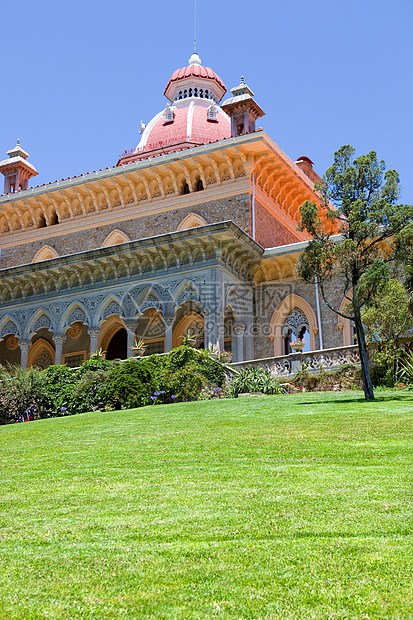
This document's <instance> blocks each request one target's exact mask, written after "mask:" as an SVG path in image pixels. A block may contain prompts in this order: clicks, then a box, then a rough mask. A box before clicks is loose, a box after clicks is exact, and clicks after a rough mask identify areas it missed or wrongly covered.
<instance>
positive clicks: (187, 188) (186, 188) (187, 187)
mask: <svg viewBox="0 0 413 620" xmlns="http://www.w3.org/2000/svg"><path fill="white" fill-rule="evenodd" d="M182 193H183V194H189V193H190V191H189V185H188V183H185V185H184V187H183V191H182Z"/></svg>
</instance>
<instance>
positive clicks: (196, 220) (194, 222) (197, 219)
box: [177, 213, 207, 230]
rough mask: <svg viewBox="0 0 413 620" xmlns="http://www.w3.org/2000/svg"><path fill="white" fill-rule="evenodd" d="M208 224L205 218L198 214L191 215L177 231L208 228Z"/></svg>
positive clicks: (185, 218)
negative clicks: (201, 227)
mask: <svg viewBox="0 0 413 620" xmlns="http://www.w3.org/2000/svg"><path fill="white" fill-rule="evenodd" d="M206 225H207V223H206V221H205V220H204V218H203V217H201V216H200V215H198V214H197V213H189V214H188V215H187V216H186V217H184V219H183V220H182V222H181V223H180V224H179V226H178V228H177V230H188V228H197V227H198V226H206Z"/></svg>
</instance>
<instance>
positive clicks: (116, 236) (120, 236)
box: [102, 228, 130, 248]
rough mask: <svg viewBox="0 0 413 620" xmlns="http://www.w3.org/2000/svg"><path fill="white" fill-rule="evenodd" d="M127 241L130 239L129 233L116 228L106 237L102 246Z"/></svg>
mask: <svg viewBox="0 0 413 620" xmlns="http://www.w3.org/2000/svg"><path fill="white" fill-rule="evenodd" d="M127 241H130V239H129V237H128V235H126V234H125V233H124V232H122V231H121V230H118V229H117V228H116V229H115V230H112V232H111V233H109V234H108V236H107V237H106V238H105V239H104V241H103V243H102V248H106V247H108V246H110V245H117V244H118V243H126V242H127Z"/></svg>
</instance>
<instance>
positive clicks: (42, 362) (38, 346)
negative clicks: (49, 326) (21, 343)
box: [27, 338, 55, 370]
mask: <svg viewBox="0 0 413 620" xmlns="http://www.w3.org/2000/svg"><path fill="white" fill-rule="evenodd" d="M54 361H55V351H54V348H53V347H52V345H51V344H50V342H47V340H45V339H44V338H38V339H37V340H36V342H35V343H34V344H32V346H31V347H30V349H29V353H28V358H27V366H28V367H30V366H38V368H41V369H42V370H43V369H44V368H47V366H51V365H52V364H54Z"/></svg>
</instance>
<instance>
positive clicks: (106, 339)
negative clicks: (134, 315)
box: [98, 315, 125, 352]
mask: <svg viewBox="0 0 413 620" xmlns="http://www.w3.org/2000/svg"><path fill="white" fill-rule="evenodd" d="M121 329H125V321H124V319H123V318H122V317H120V316H118V315H112V316H110V317H108V318H107V319H105V320H104V321H103V323H102V324H101V326H100V334H99V338H98V349H99V348H100V347H101V348H102V349H103V351H104V352H106V351H107V350H108V346H109V343H110V341H111V340H112V338H113V336H114V335H115V334H117V333H118V331H119V330H121Z"/></svg>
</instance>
